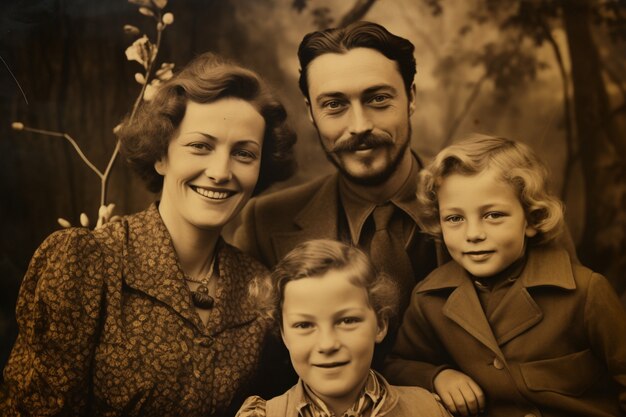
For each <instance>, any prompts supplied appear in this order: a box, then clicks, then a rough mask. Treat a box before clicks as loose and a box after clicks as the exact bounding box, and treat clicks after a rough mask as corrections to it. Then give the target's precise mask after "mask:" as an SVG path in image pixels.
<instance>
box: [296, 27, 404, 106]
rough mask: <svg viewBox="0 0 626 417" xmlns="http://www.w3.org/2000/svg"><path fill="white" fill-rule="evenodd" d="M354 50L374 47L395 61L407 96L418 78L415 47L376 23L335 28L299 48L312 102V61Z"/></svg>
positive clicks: (303, 85)
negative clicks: (325, 55) (310, 82)
mask: <svg viewBox="0 0 626 417" xmlns="http://www.w3.org/2000/svg"><path fill="white" fill-rule="evenodd" d="M354 48H371V49H374V50H376V51H378V52H380V53H381V54H383V55H384V56H385V57H387V58H388V59H390V60H392V61H395V62H396V64H397V65H398V71H399V72H400V75H401V76H402V80H403V81H404V88H405V89H406V93H407V95H409V93H410V89H411V85H413V78H414V77H415V57H414V56H413V51H414V49H415V47H414V46H413V44H412V43H411V42H410V41H408V40H407V39H404V38H401V37H400V36H396V35H394V34H392V33H390V32H389V31H388V30H387V29H385V28H384V27H383V26H381V25H379V24H376V23H372V22H363V21H361V22H355V23H352V24H350V25H348V26H346V27H344V28H332V29H326V30H322V31H316V32H311V33H309V34H307V35H306V36H305V37H304V38H303V39H302V42H301V43H300V47H299V48H298V59H299V60H300V80H299V81H298V82H299V85H300V91H302V94H303V95H304V96H305V97H306V98H307V99H309V82H308V79H307V74H308V68H309V64H310V63H311V61H313V60H314V59H315V58H317V57H318V56H320V55H323V54H327V53H337V54H344V53H346V52H348V51H349V50H350V49H354Z"/></svg>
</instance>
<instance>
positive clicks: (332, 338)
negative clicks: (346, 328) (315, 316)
mask: <svg viewBox="0 0 626 417" xmlns="http://www.w3.org/2000/svg"><path fill="white" fill-rule="evenodd" d="M339 346H340V343H339V339H338V338H337V333H336V331H335V330H334V329H321V330H320V332H319V334H318V340H317V350H318V352H320V353H325V354H328V353H332V352H334V351H336V350H338V349H339Z"/></svg>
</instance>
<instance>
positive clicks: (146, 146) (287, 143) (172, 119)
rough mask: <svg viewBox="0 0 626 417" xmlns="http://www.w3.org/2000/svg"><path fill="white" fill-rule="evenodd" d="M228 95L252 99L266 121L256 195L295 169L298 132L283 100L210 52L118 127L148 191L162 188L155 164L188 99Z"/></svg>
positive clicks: (253, 76)
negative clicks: (295, 147) (290, 120)
mask: <svg viewBox="0 0 626 417" xmlns="http://www.w3.org/2000/svg"><path fill="white" fill-rule="evenodd" d="M226 97H234V98H240V99H242V100H245V101H247V102H249V103H250V104H252V106H253V107H254V108H255V109H256V110H257V111H258V112H259V113H260V114H261V116H262V117H263V119H264V120H265V133H264V137H263V150H262V154H261V170H260V173H259V179H258V181H257V184H256V188H255V189H254V193H253V195H256V194H258V193H260V192H261V191H263V190H265V189H266V188H267V187H269V186H270V185H272V184H273V183H274V182H276V181H281V180H285V179H287V178H289V177H290V176H291V175H292V174H293V173H294V171H295V159H294V156H293V145H294V144H295V142H296V135H295V133H294V132H293V130H291V128H290V127H289V126H288V124H287V122H286V120H287V112H286V111H285V108H284V107H283V105H282V104H281V103H280V102H279V101H278V100H277V99H276V97H275V96H274V95H273V94H272V92H271V91H270V89H269V88H268V86H267V85H266V83H265V82H264V81H263V80H262V79H261V78H260V77H259V76H258V75H257V74H256V73H254V72H253V71H251V70H248V69H246V68H243V67H241V66H239V65H237V64H235V63H233V62H231V61H229V60H227V59H225V58H222V57H220V56H218V55H215V54H213V53H210V52H208V53H204V54H202V55H199V56H197V57H196V58H195V59H193V60H192V61H191V62H190V63H189V64H188V65H187V66H186V67H185V68H184V69H182V70H181V71H180V72H179V73H177V74H176V75H174V77H172V78H171V79H170V80H168V81H166V82H165V83H164V84H163V85H162V86H161V87H159V89H158V90H157V92H156V94H155V96H154V98H153V99H152V100H150V101H144V102H143V103H142V104H141V105H140V107H139V109H138V110H137V113H136V116H135V118H134V120H133V121H132V122H130V121H129V119H128V117H127V118H126V119H125V120H124V121H123V122H122V126H121V128H120V129H119V130H118V132H117V135H118V138H119V140H120V142H121V151H122V154H123V155H124V156H125V157H126V160H127V161H128V162H129V163H130V166H131V167H132V168H133V170H134V171H135V172H136V173H137V174H138V175H139V176H140V177H141V178H142V179H143V180H144V181H145V182H146V185H147V188H148V190H150V191H152V192H155V193H156V192H159V191H161V189H162V188H163V177H162V176H161V175H159V174H158V173H157V172H156V171H155V169H154V163H155V162H156V161H158V160H160V159H161V158H163V157H164V156H166V155H167V148H168V145H169V142H170V140H171V139H172V138H173V137H174V135H175V134H176V130H177V129H178V127H179V126H180V123H181V121H182V119H183V117H184V116H185V111H186V108H187V103H188V102H189V101H193V102H196V103H211V102H214V101H217V100H219V99H222V98H226Z"/></svg>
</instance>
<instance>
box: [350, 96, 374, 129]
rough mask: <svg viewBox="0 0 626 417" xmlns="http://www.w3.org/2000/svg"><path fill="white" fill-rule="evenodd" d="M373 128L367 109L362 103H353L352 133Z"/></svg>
mask: <svg viewBox="0 0 626 417" xmlns="http://www.w3.org/2000/svg"><path fill="white" fill-rule="evenodd" d="M373 128H374V126H373V125H372V121H371V120H370V117H369V114H368V112H367V109H365V108H364V107H363V105H362V104H361V103H356V104H353V105H352V106H351V108H350V127H349V129H350V134H352V135H358V134H360V133H364V132H369V131H371V130H372V129H373Z"/></svg>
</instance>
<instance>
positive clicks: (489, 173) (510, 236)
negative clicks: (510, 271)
mask: <svg viewBox="0 0 626 417" xmlns="http://www.w3.org/2000/svg"><path fill="white" fill-rule="evenodd" d="M438 199H439V214H440V218H439V221H440V223H441V230H442V232H443V240H444V242H445V244H446V246H447V248H448V251H449V252H450V255H451V256H452V258H453V259H454V260H455V261H456V262H458V263H459V264H460V265H461V266H462V267H463V268H465V269H466V270H467V271H468V272H469V273H471V274H472V275H474V276H477V277H489V276H492V275H494V274H497V273H498V272H500V271H502V270H504V269H505V268H506V267H508V266H509V265H511V264H512V263H513V262H515V261H516V260H518V259H519V258H521V257H522V255H523V254H524V243H525V240H526V237H532V236H534V235H535V234H536V233H537V231H536V230H535V229H534V228H533V227H531V226H529V225H528V224H527V222H526V216H525V214H524V209H523V207H522V205H521V203H520V201H519V199H518V197H517V194H516V193H515V190H514V188H513V186H512V185H510V184H508V183H506V182H504V181H502V180H500V179H499V178H498V177H497V172H496V171H494V170H493V169H487V170H485V171H483V172H481V173H480V174H477V175H472V176H465V175H460V174H452V175H450V176H448V177H446V178H445V179H444V180H443V182H442V184H441V187H440V188H439V192H438Z"/></svg>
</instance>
